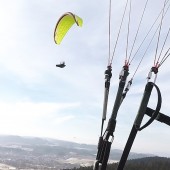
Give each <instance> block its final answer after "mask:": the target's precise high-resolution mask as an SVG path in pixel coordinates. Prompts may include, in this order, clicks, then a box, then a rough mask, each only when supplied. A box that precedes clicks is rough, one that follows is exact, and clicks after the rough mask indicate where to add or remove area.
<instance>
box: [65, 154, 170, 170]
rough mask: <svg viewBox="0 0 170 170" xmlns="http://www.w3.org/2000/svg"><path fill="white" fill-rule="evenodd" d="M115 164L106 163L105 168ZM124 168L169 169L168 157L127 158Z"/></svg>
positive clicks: (82, 169) (111, 168)
mask: <svg viewBox="0 0 170 170" xmlns="http://www.w3.org/2000/svg"><path fill="white" fill-rule="evenodd" d="M117 165H118V163H114V164H110V165H108V167H107V170H116V169H117ZM75 169H76V168H75ZM75 169H72V170H75ZM92 169H93V168H92V167H80V168H77V169H76V170H92ZM65 170H66V169H65ZM124 170H170V158H164V157H148V158H141V159H134V160H128V161H127V163H126V166H125V169H124Z"/></svg>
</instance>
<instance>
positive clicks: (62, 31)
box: [54, 12, 83, 44]
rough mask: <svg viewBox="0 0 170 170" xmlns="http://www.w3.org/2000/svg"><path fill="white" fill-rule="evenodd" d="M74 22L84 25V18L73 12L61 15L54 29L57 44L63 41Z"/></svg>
mask: <svg viewBox="0 0 170 170" xmlns="http://www.w3.org/2000/svg"><path fill="white" fill-rule="evenodd" d="M74 23H76V24H77V26H82V25H83V20H82V19H81V18H80V17H79V16H77V15H74V14H73V13H71V12H68V13H65V14H64V15H62V16H61V17H60V19H59V20H58V22H57V24H56V27H55V30H54V41H55V43H56V44H60V43H61V41H62V39H63V38H64V36H65V35H66V33H67V32H68V30H69V29H70V28H71V27H72V25H73V24H74Z"/></svg>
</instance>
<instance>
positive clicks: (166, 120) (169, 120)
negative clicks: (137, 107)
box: [145, 107, 170, 126]
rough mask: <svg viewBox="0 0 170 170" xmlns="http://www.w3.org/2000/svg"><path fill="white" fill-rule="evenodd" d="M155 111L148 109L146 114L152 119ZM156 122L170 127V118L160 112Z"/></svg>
mask: <svg viewBox="0 0 170 170" xmlns="http://www.w3.org/2000/svg"><path fill="white" fill-rule="evenodd" d="M154 111H155V110H153V109H151V108H149V107H147V109H146V112H145V114H146V115H148V116H150V117H152V114H153V113H154ZM156 120H157V121H159V122H161V123H165V124H167V125H169V126H170V117H169V116H167V115H165V114H163V113H160V112H159V114H158V116H157V117H156Z"/></svg>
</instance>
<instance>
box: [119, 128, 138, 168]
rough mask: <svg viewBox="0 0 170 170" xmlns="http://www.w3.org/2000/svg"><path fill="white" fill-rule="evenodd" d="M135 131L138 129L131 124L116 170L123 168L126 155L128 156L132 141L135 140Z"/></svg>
mask: <svg viewBox="0 0 170 170" xmlns="http://www.w3.org/2000/svg"><path fill="white" fill-rule="evenodd" d="M137 132H138V130H137V129H136V126H135V125H133V127H132V130H131V132H130V135H129V138H128V140H127V143H126V146H125V148H124V150H123V153H122V156H121V159H120V162H119V165H118V167H117V170H123V168H124V166H125V163H126V160H127V158H128V156H129V153H130V150H131V147H132V145H133V142H134V140H135V137H136V134H137Z"/></svg>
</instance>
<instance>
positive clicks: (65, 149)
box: [0, 136, 153, 170]
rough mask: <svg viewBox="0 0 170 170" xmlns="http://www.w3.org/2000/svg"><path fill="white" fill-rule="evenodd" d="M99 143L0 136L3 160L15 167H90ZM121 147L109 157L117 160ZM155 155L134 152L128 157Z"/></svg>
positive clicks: (4, 162) (0, 150)
mask: <svg viewBox="0 0 170 170" xmlns="http://www.w3.org/2000/svg"><path fill="white" fill-rule="evenodd" d="M96 153H97V146H96V145H87V144H79V143H74V142H69V141H62V140H56V139H49V138H37V137H21V136H0V163H2V164H7V165H10V166H13V167H16V168H20V169H21V168H23V169H26V168H35V167H36V168H39V169H45V170H48V169H51V170H53V169H64V168H73V167H80V166H90V165H92V164H93V162H94V160H95V155H96ZM121 154H122V151H121V150H118V149H114V150H112V151H111V154H110V160H112V161H118V160H119V159H120V156H121ZM148 156H153V155H149V154H139V153H131V154H130V157H129V159H136V158H143V157H148Z"/></svg>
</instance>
